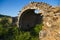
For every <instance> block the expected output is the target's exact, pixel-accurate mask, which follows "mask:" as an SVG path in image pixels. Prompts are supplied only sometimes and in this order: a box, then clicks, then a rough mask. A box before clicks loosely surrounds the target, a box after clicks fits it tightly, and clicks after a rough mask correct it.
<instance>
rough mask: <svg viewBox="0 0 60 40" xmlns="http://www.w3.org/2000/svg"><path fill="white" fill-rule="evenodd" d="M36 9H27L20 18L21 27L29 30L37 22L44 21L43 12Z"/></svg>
mask: <svg viewBox="0 0 60 40" xmlns="http://www.w3.org/2000/svg"><path fill="white" fill-rule="evenodd" d="M35 10H36V9H27V10H25V11H24V12H23V13H22V14H21V16H20V18H19V27H20V29H22V30H24V31H29V30H30V29H31V28H33V27H34V26H36V25H37V24H40V23H42V21H43V20H42V18H43V16H42V15H41V13H38V14H36V13H35Z"/></svg>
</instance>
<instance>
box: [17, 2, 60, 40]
mask: <svg viewBox="0 0 60 40" xmlns="http://www.w3.org/2000/svg"><path fill="white" fill-rule="evenodd" d="M36 9H37V10H42V11H40V13H39V14H38V15H37V14H34V10H36ZM42 16H43V17H42ZM41 19H42V20H43V24H44V26H42V30H41V31H40V32H39V39H40V40H60V7H52V6H50V5H48V4H46V3H42V2H31V3H30V4H28V5H27V6H25V7H24V8H23V9H22V10H21V11H20V13H19V15H18V22H17V23H18V27H20V28H21V27H22V28H23V29H29V28H30V27H32V26H34V25H36V24H38V23H40V21H41ZM36 22H38V23H36ZM26 25H27V26H26Z"/></svg>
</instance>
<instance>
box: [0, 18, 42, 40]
mask: <svg viewBox="0 0 60 40" xmlns="http://www.w3.org/2000/svg"><path fill="white" fill-rule="evenodd" d="M42 26H43V24H42V23H41V24H38V25H36V26H35V27H34V28H31V30H30V31H23V30H19V28H18V27H17V26H11V23H9V21H8V19H7V18H6V17H4V18H2V21H1V22H0V40H38V39H39V31H40V30H42Z"/></svg>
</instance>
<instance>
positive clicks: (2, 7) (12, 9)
mask: <svg viewBox="0 0 60 40" xmlns="http://www.w3.org/2000/svg"><path fill="white" fill-rule="evenodd" d="M31 1H34V2H45V3H48V4H50V5H52V6H58V5H60V0H0V14H4V15H9V16H13V17H14V16H17V15H18V13H19V11H20V10H21V9H22V8H23V7H24V6H25V5H27V4H28V3H29V2H31Z"/></svg>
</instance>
